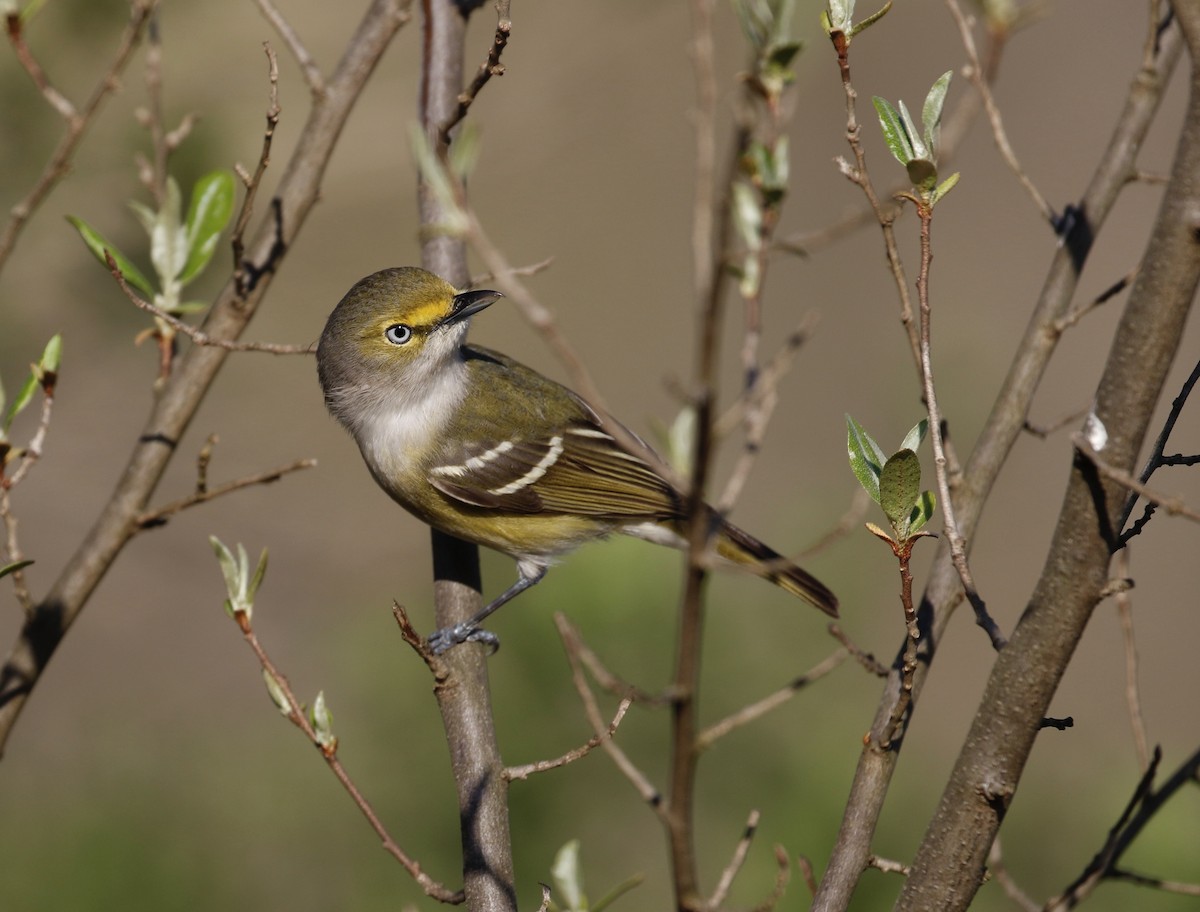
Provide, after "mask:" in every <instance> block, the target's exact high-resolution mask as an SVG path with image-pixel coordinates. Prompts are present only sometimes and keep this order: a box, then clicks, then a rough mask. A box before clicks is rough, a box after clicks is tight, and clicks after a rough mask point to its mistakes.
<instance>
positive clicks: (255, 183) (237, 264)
mask: <svg viewBox="0 0 1200 912" xmlns="http://www.w3.org/2000/svg"><path fill="white" fill-rule="evenodd" d="M263 51H265V52H266V55H267V79H268V81H269V82H270V86H271V89H270V95H269V100H268V102H267V126H266V129H265V130H264V131H263V144H262V151H261V152H259V153H258V164H257V165H256V166H255V169H254V173H253V174H249V173H248V172H247V171H246V170H245V169H244V168H242V167H241V166H240V165H239V166H238V168H237V172H238V176H239V177H240V178H241V180H242V184H243V185H244V186H245V188H246V195H245V197H244V198H243V199H242V208H241V209H240V210H239V212H238V217H237V218H236V219H235V220H234V223H233V233H232V235H231V236H230V239H229V243H230V246H231V248H232V250H233V270H234V272H233V276H234V281H235V282H236V283H237V288H238V291H239V292H240V293H241V294H245V293H246V292H247V291H249V289H250V285H249V279H248V273H247V268H246V267H247V264H246V263H245V262H244V260H243V257H244V255H245V241H244V238H245V235H246V228H247V227H248V226H249V224H250V216H251V214H252V213H253V212H254V198H255V197H256V196H257V195H258V188H259V186H260V185H261V184H262V177H263V174H265V173H266V170H267V167H268V165H270V163H271V144H272V142H273V141H274V139H275V128H276V127H277V126H279V114H280V109H279V60H278V59H277V58H276V56H275V51H274V50H272V49H271V45H269V44H267V43H266V42H263Z"/></svg>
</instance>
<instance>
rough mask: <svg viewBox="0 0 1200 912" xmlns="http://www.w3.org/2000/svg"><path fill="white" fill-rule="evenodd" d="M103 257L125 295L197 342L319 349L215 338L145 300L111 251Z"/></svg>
mask: <svg viewBox="0 0 1200 912" xmlns="http://www.w3.org/2000/svg"><path fill="white" fill-rule="evenodd" d="M104 258H105V260H106V261H107V262H108V270H109V272H111V273H112V274H113V278H115V279H116V280H117V284H118V285H120V286H121V290H122V291H123V292H125V297H127V298H129V300H130V301H132V302H133V303H134V304H135V305H136V306H137V307H140V308H141V309H142V310H144V311H146V312H147V313H150V314H153V315H154V316H155V317H157V318H158V319H160V320H162V321H163V322H164V323H166V324H167V325H168V326H170V327H171V328H172V329H174V330H176V331H177V332H181V333H183V334H184V335H185V336H187V337H188V338H189V339H191V340H192V341H193V342H195V343H196V344H197V345H211V346H213V347H214V348H223V349H225V350H226V351H238V352H245V351H255V352H267V353H269V354H272V355H311V354H313V353H314V352H315V351H316V350H317V346H316V343H313V344H311V345H283V344H279V343H275V342H239V341H237V340H236V339H215V338H213V337H212V336H210V335H209V334H208V333H206V332H204V331H203V330H201V329H197V328H196V327H195V326H192V325H191V324H190V323H185V322H184V321H183V320H180V319H179V318H178V317H176V316H173V315H172V314H169V313H167V311H165V310H163V309H162V308H161V307H159V306H157V305H155V304H151V303H150V302H149V301H146V300H143V299H142V298H141V297H139V296H138V294H137V293H136V292H135V291H134V290H133V289H132V288H130V287H129V283H128V282H126V281H125V276H124V275H123V274H122V273H121V268H120V267H119V266H118V265H117V261H116V260H114V259H113V256H112V254H111V253H110V252H109V251H107V250H105V251H104Z"/></svg>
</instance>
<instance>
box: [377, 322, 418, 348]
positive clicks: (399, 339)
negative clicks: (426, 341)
mask: <svg viewBox="0 0 1200 912" xmlns="http://www.w3.org/2000/svg"><path fill="white" fill-rule="evenodd" d="M412 334H413V333H412V327H411V326H405V325H404V324H403V323H394V324H392V325H391V326H389V327H388V328H387V329H385V330H384V331H383V335H384V336H385V337H386V338H387V340H388V341H389V342H391V343H392V344H393V345H403V344H404V343H405V342H407V341H408V340H409V339H411V338H412Z"/></svg>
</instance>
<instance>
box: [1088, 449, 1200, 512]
mask: <svg viewBox="0 0 1200 912" xmlns="http://www.w3.org/2000/svg"><path fill="white" fill-rule="evenodd" d="M1071 443H1073V444H1074V445H1075V449H1077V450H1078V451H1079V452H1080V453H1081V454H1082V455H1083V456H1085V457H1086V458H1087V459H1088V461H1089V462H1091V464H1092V465H1094V466H1095V467H1096V471H1097V472H1099V473H1100V474H1101V475H1103V476H1104V477H1105V478H1108V479H1111V480H1112V481H1115V482H1116V483H1117V484H1119V485H1121V486H1122V487H1125V488H1128V489H1129V490H1130V491H1132V492H1133V493H1135V494H1137V495H1138V496H1139V497H1143V498H1145V499H1146V500H1148V501H1150V503H1152V504H1154V505H1155V506H1157V507H1162V508H1163V509H1164V510H1166V511H1167V514H1168V515H1169V516H1182V517H1184V518H1185V519H1190V520H1191V521H1192V522H1200V512H1197V511H1196V510H1194V509H1192V508H1191V507H1189V506H1188V505H1187V504H1186V503H1184V501H1183V499H1182V498H1179V497H1169V496H1167V495H1166V494H1160V493H1159V492H1157V491H1155V490H1154V489H1153V488H1151V487H1149V486H1147V485H1145V484H1142V482H1140V481H1138V480H1137V479H1136V478H1134V477H1133V476H1132V475H1130V474H1129V473H1128V472H1125V471H1122V470H1121V469H1118V468H1117V467H1116V466H1112V465H1109V464H1108V463H1107V462H1105V461H1104V460H1103V459H1101V458H1100V454H1099V453H1097V452H1096V451H1095V450H1094V449H1093V448H1092V446H1091V445H1090V444H1089V443H1088V442H1087V438H1085V437H1084V435H1083V434H1082V433H1079V432H1078V431H1077V432H1075V433H1074V434H1072V435H1071Z"/></svg>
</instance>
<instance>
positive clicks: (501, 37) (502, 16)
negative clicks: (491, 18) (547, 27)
mask: <svg viewBox="0 0 1200 912" xmlns="http://www.w3.org/2000/svg"><path fill="white" fill-rule="evenodd" d="M511 7H512V0H496V34H495V36H494V37H493V38H492V44H491V46H490V47H489V48H488V55H487V60H486V61H484V63H483V64H482V65H481V66H480V67H479V70H478V71H477V72H476V73H475V78H474V79H472V80H471V84H470V85H469V86H467V88H466V89H465V90H464V91H463V93H462V94H461V95H459V96H458V107H457V108H456V109H455V111H454V113H453V114H451V115H450V117H449V118H448V119H447V120H446V122H445V123H443V124H442V126H441V128H440V130H439V131H438V132H439V135H440V142H441V144H442V145H446V146H448V145H449V144H450V131H451V130H453V129H454V128H455V127H456V126H458V124H459V123H460V122H461V121H462V119H463V118H464V117H466V116H467V111H468V110H469V109H470V107H471V105H472V104H473V103H474V102H475V99H476V98H477V97H478V96H479V93H480V92H481V91H482V90H483V87H484V86H485V85H487V84H488V81H489V80H490V79H491V78H492V77H493V76H503V75H504V64H502V63H501V62H500V55H501V54H503V53H504V48H505V47H506V46H507V45H508V38H509V35H510V34H511V33H512V17H511V15H510V9H511Z"/></svg>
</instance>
